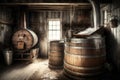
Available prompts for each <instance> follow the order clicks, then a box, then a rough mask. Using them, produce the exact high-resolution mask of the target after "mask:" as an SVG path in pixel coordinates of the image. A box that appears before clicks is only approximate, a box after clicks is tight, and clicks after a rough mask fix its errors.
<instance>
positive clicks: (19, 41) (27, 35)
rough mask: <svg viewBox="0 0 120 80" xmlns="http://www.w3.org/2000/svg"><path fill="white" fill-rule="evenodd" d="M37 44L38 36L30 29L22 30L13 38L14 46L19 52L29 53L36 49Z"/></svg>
mask: <svg viewBox="0 0 120 80" xmlns="http://www.w3.org/2000/svg"><path fill="white" fill-rule="evenodd" d="M37 42H38V37H37V35H36V34H35V33H34V32H33V31H32V30H29V29H20V30H18V31H16V32H15V33H14V35H13V37H12V43H13V46H14V48H15V49H16V50H17V51H22V52H24V51H27V50H29V49H31V48H32V47H34V46H35V45H36V44H37Z"/></svg>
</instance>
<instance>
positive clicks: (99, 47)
mask: <svg viewBox="0 0 120 80" xmlns="http://www.w3.org/2000/svg"><path fill="white" fill-rule="evenodd" d="M104 63H105V43H104V38H101V37H91V38H87V39H84V38H72V39H70V40H68V41H66V42H65V56H64V73H65V75H67V76H70V77H72V76H74V77H80V76H93V75H98V74H100V73H101V72H102V71H103V67H104ZM74 77H73V78H74Z"/></svg>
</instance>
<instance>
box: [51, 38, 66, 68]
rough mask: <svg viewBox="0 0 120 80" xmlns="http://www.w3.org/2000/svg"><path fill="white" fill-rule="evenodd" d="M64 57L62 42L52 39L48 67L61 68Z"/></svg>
mask: <svg viewBox="0 0 120 80" xmlns="http://www.w3.org/2000/svg"><path fill="white" fill-rule="evenodd" d="M63 59H64V42H63V41H58V40H54V41H51V42H50V52H49V68H51V69H59V68H63V61H64V60H63Z"/></svg>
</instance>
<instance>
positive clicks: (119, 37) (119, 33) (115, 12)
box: [105, 0, 120, 71]
mask: <svg viewBox="0 0 120 80" xmlns="http://www.w3.org/2000/svg"><path fill="white" fill-rule="evenodd" d="M105 7H106V8H105V9H106V10H107V11H108V14H107V20H108V23H109V20H110V18H111V17H110V16H116V17H117V19H118V26H117V27H116V28H111V32H112V34H113V35H114V37H115V41H117V45H116V46H117V50H116V51H115V50H114V52H116V53H114V55H113V58H114V60H115V64H116V65H117V67H118V69H119V71H120V1H119V0H116V1H114V0H113V4H110V5H107V6H105ZM113 42H114V41H112V43H113ZM112 43H110V44H112Z"/></svg>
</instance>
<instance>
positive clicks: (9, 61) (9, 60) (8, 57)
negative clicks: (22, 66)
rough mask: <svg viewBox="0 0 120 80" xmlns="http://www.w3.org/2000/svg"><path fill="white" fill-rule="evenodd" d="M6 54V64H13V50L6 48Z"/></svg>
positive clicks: (4, 53) (4, 54)
mask: <svg viewBox="0 0 120 80" xmlns="http://www.w3.org/2000/svg"><path fill="white" fill-rule="evenodd" d="M3 56H4V62H5V64H6V65H11V64H12V60H13V59H12V58H13V52H12V51H11V50H5V51H4V52H3Z"/></svg>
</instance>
